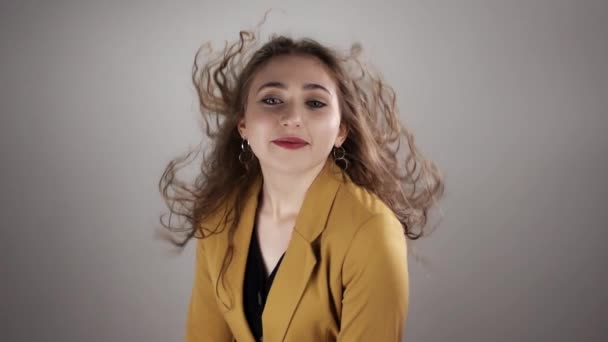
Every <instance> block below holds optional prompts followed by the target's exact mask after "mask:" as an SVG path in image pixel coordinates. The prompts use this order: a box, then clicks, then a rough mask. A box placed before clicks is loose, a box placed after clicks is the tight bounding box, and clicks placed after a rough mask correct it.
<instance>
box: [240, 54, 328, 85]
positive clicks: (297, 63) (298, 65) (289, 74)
mask: <svg viewBox="0 0 608 342" xmlns="http://www.w3.org/2000/svg"><path fill="white" fill-rule="evenodd" d="M271 82H276V83H280V84H283V85H285V86H286V87H287V88H289V87H293V86H297V87H300V86H304V85H310V84H313V85H314V84H317V85H320V86H322V87H324V88H326V89H328V90H330V91H331V90H332V89H333V88H334V87H335V82H334V80H333V79H332V77H331V76H330V73H329V69H328V67H327V66H326V65H325V64H324V63H323V62H322V61H320V60H319V59H318V58H316V57H314V56H299V55H289V56H278V57H273V58H272V59H271V60H270V61H268V63H267V64H266V65H264V66H263V67H262V68H261V69H260V70H259V71H258V72H257V73H256V75H255V77H254V79H253V82H252V86H253V87H252V88H253V89H252V90H255V91H257V88H258V87H260V86H261V85H263V84H266V83H271ZM309 88H310V87H309ZM332 92H333V91H332Z"/></svg>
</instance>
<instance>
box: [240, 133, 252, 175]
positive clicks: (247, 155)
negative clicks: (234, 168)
mask: <svg viewBox="0 0 608 342" xmlns="http://www.w3.org/2000/svg"><path fill="white" fill-rule="evenodd" d="M245 143H247V147H245ZM252 160H253V151H252V150H251V146H249V140H247V139H243V141H241V153H239V162H240V163H241V164H243V166H245V169H246V170H249V162H251V161H252Z"/></svg>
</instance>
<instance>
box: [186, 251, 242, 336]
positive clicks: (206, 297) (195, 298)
mask: <svg viewBox="0 0 608 342" xmlns="http://www.w3.org/2000/svg"><path fill="white" fill-rule="evenodd" d="M184 341H185V342H203V341H218V342H224V341H226V342H231V341H233V337H232V333H231V331H230V328H229V327H228V324H226V321H225V320H224V317H223V315H222V314H221V312H220V310H219V307H218V303H217V301H216V299H215V295H214V284H213V282H212V281H211V277H210V276H209V270H208V266H207V260H206V258H205V251H204V249H203V243H202V240H200V239H198V240H197V243H196V259H195V271H194V285H193V287H192V295H191V297H190V304H189V307H188V316H187V318H186V335H185V339H184Z"/></svg>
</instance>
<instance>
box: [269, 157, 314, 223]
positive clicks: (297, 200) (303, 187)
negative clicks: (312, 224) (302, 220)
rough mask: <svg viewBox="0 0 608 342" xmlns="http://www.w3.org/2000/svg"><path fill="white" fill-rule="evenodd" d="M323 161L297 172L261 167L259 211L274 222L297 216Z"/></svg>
mask: <svg viewBox="0 0 608 342" xmlns="http://www.w3.org/2000/svg"><path fill="white" fill-rule="evenodd" d="M323 166H324V163H321V164H319V165H317V166H314V167H313V168H311V169H309V170H306V171H303V172H301V173H297V174H293V173H290V174H285V173H281V172H277V171H275V170H270V169H268V168H266V169H265V168H264V167H262V175H263V177H264V182H263V185H262V193H261V198H260V200H261V202H260V204H259V213H260V214H261V215H264V216H267V217H268V218H271V219H272V220H273V221H275V222H280V221H282V220H285V219H289V218H294V217H297V215H298V213H299V211H300V208H301V207H302V203H303V202H304V198H305V197H306V192H307V191H308V188H309V187H310V185H311V184H312V182H313V181H314V180H315V178H316V177H317V175H318V174H319V172H321V170H322V169H323Z"/></svg>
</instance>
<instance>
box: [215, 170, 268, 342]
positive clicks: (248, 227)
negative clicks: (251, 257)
mask: <svg viewBox="0 0 608 342" xmlns="http://www.w3.org/2000/svg"><path fill="white" fill-rule="evenodd" d="M261 185H262V179H261V178H258V179H257V180H256V181H255V182H254V184H253V186H251V190H250V192H249V193H248V195H247V199H246V203H245V206H244V208H243V212H242V214H241V220H240V222H239V224H238V226H237V228H236V231H235V235H234V249H233V258H232V264H231V265H230V266H229V267H228V268H227V269H226V274H225V277H226V288H227V289H224V287H223V286H221V285H220V286H219V287H218V290H219V295H220V298H221V299H222V300H223V301H225V302H226V303H232V306H231V309H229V310H228V311H226V312H225V313H224V316H225V317H226V322H227V323H228V325H229V326H230V328H231V330H232V332H233V334H234V337H235V338H236V339H237V340H238V341H239V342H240V341H243V342H254V341H255V339H254V337H253V334H252V333H251V330H250V329H249V324H248V323H247V318H246V317H245V309H244V307H243V286H244V279H245V267H246V265H247V254H248V253H249V242H250V240H251V234H252V231H253V224H254V220H255V216H256V211H257V206H258V194H259V192H260V189H261ZM226 247H227V246H226ZM220 263H221V260H220ZM231 298H232V301H231Z"/></svg>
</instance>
